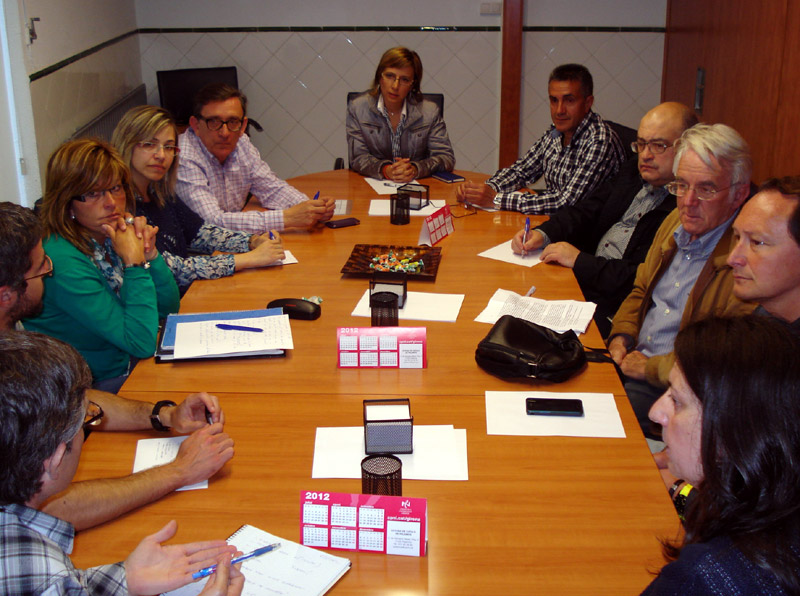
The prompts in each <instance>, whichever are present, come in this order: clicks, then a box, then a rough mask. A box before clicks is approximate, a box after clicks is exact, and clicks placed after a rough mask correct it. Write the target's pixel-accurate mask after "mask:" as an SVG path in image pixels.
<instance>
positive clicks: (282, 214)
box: [176, 83, 335, 234]
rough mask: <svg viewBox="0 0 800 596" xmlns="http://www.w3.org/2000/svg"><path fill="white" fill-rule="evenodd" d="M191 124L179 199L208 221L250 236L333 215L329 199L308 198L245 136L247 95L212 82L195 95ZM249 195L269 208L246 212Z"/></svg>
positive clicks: (183, 146) (183, 147)
mask: <svg viewBox="0 0 800 596" xmlns="http://www.w3.org/2000/svg"><path fill="white" fill-rule="evenodd" d="M193 109H194V113H195V115H194V116H192V117H191V118H189V125H190V128H188V129H187V130H186V132H184V133H183V134H182V135H180V137H179V140H178V143H179V145H180V151H181V153H180V162H179V164H178V182H177V185H176V191H177V194H178V197H180V199H181V200H182V201H183V202H184V203H186V205H188V206H189V207H190V208H191V209H192V211H194V212H195V213H197V214H198V215H199V216H200V217H202V218H203V219H204V220H205V221H207V222H208V223H213V224H215V225H218V226H221V227H223V228H228V229H229V230H240V231H243V232H250V233H252V234H263V233H264V232H269V231H270V230H278V231H281V230H283V229H285V228H307V227H310V226H313V225H314V224H316V223H317V222H325V221H328V220H329V219H330V218H331V217H332V216H333V210H334V207H335V201H334V200H333V199H331V198H321V199H316V200H310V199H309V198H308V197H307V196H306V195H304V194H303V193H301V192H300V191H299V190H297V189H296V188H294V187H292V186H290V185H289V184H287V183H286V181H284V180H281V179H280V178H278V176H276V175H275V172H273V171H272V170H271V169H270V167H269V166H268V165H267V163H266V162H265V161H264V160H263V159H261V155H260V154H259V152H258V149H256V148H255V146H254V145H253V143H251V142H250V137H248V136H247V135H246V134H244V131H245V128H247V116H246V109H247V98H246V97H245V96H244V94H243V93H242V92H241V91H239V90H238V89H235V88H233V87H231V86H229V85H225V84H222V83H211V84H210V85H206V86H205V87H203V88H202V89H201V90H200V91H199V92H198V93H197V95H196V96H195V99H194V108H193ZM248 193H252V194H253V196H254V197H255V198H256V199H257V200H258V202H259V203H261V206H262V207H266V208H267V211H242V208H243V207H244V205H245V203H246V202H247V196H248Z"/></svg>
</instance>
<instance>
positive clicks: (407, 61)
mask: <svg viewBox="0 0 800 596" xmlns="http://www.w3.org/2000/svg"><path fill="white" fill-rule="evenodd" d="M409 66H410V67H411V70H413V71H414V82H413V83H412V84H411V90H410V93H411V95H412V96H413V97H414V98H415V99H417V100H419V99H420V98H421V96H422V88H421V84H422V60H420V59H419V54H417V53H416V52H415V51H413V50H409V49H408V48H404V47H403V46H398V47H396V48H389V49H388V50H386V51H385V52H384V53H383V56H381V61H380V62H378V68H376V69H375V78H374V79H373V80H372V87H371V88H370V90H369V93H370V94H371V95H374V96H375V97H377V96H378V94H379V93H380V92H381V76H383V71H384V70H386V69H387V68H406V67H409Z"/></svg>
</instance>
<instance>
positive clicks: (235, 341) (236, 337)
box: [175, 315, 294, 359]
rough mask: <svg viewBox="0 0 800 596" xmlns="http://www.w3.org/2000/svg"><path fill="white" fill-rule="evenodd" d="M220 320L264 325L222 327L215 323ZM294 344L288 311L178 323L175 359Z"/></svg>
mask: <svg viewBox="0 0 800 596" xmlns="http://www.w3.org/2000/svg"><path fill="white" fill-rule="evenodd" d="M217 323H225V324H229V325H241V326H244V327H256V328H258V329H263V332H261V333H254V332H252V331H236V330H223V329H218V328H217V327H216V324H217ZM293 348H294V344H293V343H292V328H291V326H290V325H289V315H274V316H271V317H256V318H250V319H235V320H230V321H221V320H212V321H194V322H191V323H178V326H177V328H176V331H175V358H176V359H178V358H196V357H198V356H207V355H210V354H247V353H248V352H258V351H262V350H291V349H293Z"/></svg>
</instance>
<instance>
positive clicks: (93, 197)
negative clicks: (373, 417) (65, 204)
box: [72, 184, 125, 203]
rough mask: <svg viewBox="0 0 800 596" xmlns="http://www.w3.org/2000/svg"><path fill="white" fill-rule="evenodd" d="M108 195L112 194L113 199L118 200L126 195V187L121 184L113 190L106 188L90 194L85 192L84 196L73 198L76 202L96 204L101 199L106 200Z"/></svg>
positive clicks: (116, 185)
mask: <svg viewBox="0 0 800 596" xmlns="http://www.w3.org/2000/svg"><path fill="white" fill-rule="evenodd" d="M106 193H111V196H112V197H114V198H118V197H121V196H122V195H124V194H125V187H124V186H122V185H121V184H115V185H114V186H112V187H111V188H105V189H103V190H90V191H89V192H85V193H83V194H82V195H79V196H77V197H72V198H73V199H74V200H76V201H80V202H81V203H86V202H89V203H95V202H97V201H99V200H100V199H103V198H105V196H106Z"/></svg>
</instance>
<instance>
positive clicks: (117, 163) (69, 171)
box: [40, 139, 134, 255]
mask: <svg viewBox="0 0 800 596" xmlns="http://www.w3.org/2000/svg"><path fill="white" fill-rule="evenodd" d="M117 180H119V183H120V184H121V185H122V187H123V188H124V189H125V209H126V210H127V211H129V212H130V213H133V212H134V203H133V195H132V193H131V188H130V173H129V172H128V167H127V166H126V165H125V162H124V161H122V158H120V156H119V154H118V153H117V152H116V150H115V149H114V148H113V147H112V146H111V145H109V144H108V143H106V142H105V141H101V140H99V139H76V140H74V141H67V142H66V143H64V144H62V145H61V146H60V147H59V148H58V149H56V150H55V151H54V152H53V155H51V156H50V159H49V160H48V162H47V174H46V177H45V191H44V198H43V200H42V208H41V213H40V217H41V220H42V224H43V225H44V229H45V234H46V235H47V236H50V235H52V234H58V235H59V236H62V237H63V238H65V239H66V240H68V241H69V242H70V243H72V244H73V245H74V246H75V247H76V248H77V249H78V250H80V251H81V252H83V253H85V254H87V255H91V254H92V242H91V236H90V235H89V232H88V231H87V230H86V229H85V228H84V227H83V226H82V225H81V224H79V223H78V222H77V220H75V219H73V218H72V217H70V205H71V204H72V201H73V200H75V198H76V197H80V196H81V195H82V194H85V193H87V192H91V191H93V190H97V189H98V188H101V187H106V186H107V185H110V183H111V182H112V181H117Z"/></svg>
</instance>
